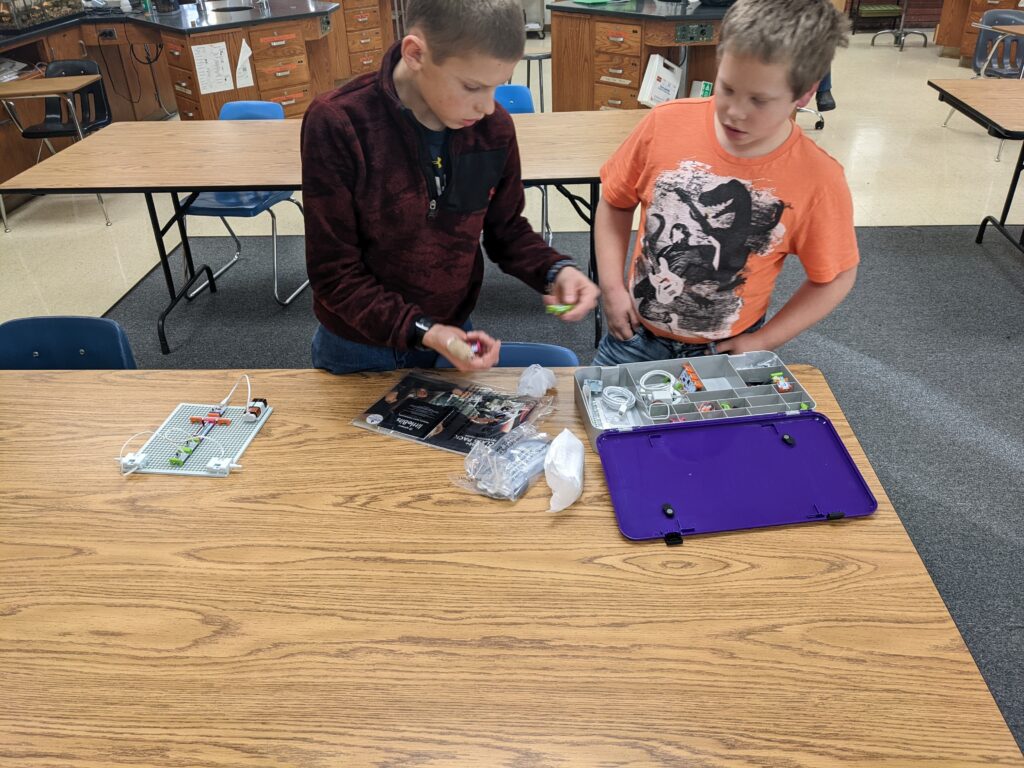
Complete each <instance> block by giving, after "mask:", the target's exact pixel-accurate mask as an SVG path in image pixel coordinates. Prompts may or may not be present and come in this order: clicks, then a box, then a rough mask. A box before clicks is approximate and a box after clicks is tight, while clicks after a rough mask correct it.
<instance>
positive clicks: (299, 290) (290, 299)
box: [267, 198, 309, 307]
mask: <svg viewBox="0 0 1024 768" xmlns="http://www.w3.org/2000/svg"><path fill="white" fill-rule="evenodd" d="M288 202H290V203H293V204H294V205H295V207H296V208H298V209H299V211H300V212H301V213H302V214H303V215H305V211H303V210H302V204H301V203H300V202H299V201H298V200H294V199H292V198H288ZM267 213H269V214H270V232H271V237H272V242H273V251H274V300H275V301H277V303H278V304H280V305H281V306H282V307H287V306H288V305H289V304H291V303H292V302H293V301H294V300H295V297H296V296H298V295H299V294H300V293H302V291H303V290H304V289H305V288H306V286H308V285H309V278H306V281H305V282H304V283H302V285H300V286H299V287H298V288H296V289H295V290H294V291H292V294H291V296H289V297H288V298H287V299H282V298H281V295H280V293H279V290H278V286H277V216H275V215H274V212H273V211H272V210H271V209H269V208H268V209H267Z"/></svg>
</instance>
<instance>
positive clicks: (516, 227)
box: [484, 133, 567, 292]
mask: <svg viewBox="0 0 1024 768" xmlns="http://www.w3.org/2000/svg"><path fill="white" fill-rule="evenodd" d="M525 204H526V198H525V195H524V194H523V177H522V169H521V168H520V164H519V144H518V142H517V141H516V138H515V134H514V133H513V135H512V141H511V143H510V144H509V151H508V156H507V157H506V158H505V170H504V172H503V173H502V176H501V181H499V182H498V186H497V187H496V188H495V190H494V196H493V197H492V198H491V201H490V204H489V205H488V206H487V213H486V215H485V216H484V250H485V251H486V252H487V256H488V257H489V258H490V259H491V261H493V262H494V263H495V264H497V265H498V266H499V267H500V268H501V271H502V272H505V273H507V274H510V275H512V276H513V277H517V278H519V279H520V280H522V281H523V282H524V283H526V284H527V285H529V286H530V287H532V288H534V289H535V290H537V291H540V292H543V291H544V289H545V288H546V287H547V286H546V285H545V281H546V279H547V274H548V270H549V269H550V268H551V267H552V265H554V264H555V262H557V261H560V260H562V259H565V258H567V257H566V256H564V255H562V254H560V253H559V252H558V251H556V250H555V249H553V248H551V247H550V246H548V244H547V243H545V242H544V238H542V237H541V236H540V235H539V234H537V233H536V232H535V231H534V230H533V227H531V226H530V222H529V221H527V220H526V217H525V216H523V208H524V206H525Z"/></svg>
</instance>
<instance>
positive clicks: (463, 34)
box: [405, 0, 526, 64]
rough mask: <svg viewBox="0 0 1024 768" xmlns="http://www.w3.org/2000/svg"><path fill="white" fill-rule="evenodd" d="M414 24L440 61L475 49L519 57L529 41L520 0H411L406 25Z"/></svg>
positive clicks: (505, 58)
mask: <svg viewBox="0 0 1024 768" xmlns="http://www.w3.org/2000/svg"><path fill="white" fill-rule="evenodd" d="M414 27H418V28H419V29H420V30H421V31H422V32H423V35H424V37H426V40H427V44H428V45H429V46H430V54H431V57H432V58H433V60H434V61H435V62H437V63H438V64H440V63H442V62H444V60H445V59H447V58H450V57H452V56H462V55H464V54H467V53H474V52H475V53H482V54H484V55H486V56H492V57H494V58H496V59H500V60H501V61H518V60H519V59H521V58H522V57H523V49H524V47H525V45H526V25H525V24H524V23H523V9H522V6H520V5H519V2H518V0H409V5H408V6H407V7H406V10H405V28H406V29H410V30H411V29H413V28H414Z"/></svg>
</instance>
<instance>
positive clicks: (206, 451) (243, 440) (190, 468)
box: [135, 403, 274, 477]
mask: <svg viewBox="0 0 1024 768" xmlns="http://www.w3.org/2000/svg"><path fill="white" fill-rule="evenodd" d="M213 408H214V406H212V405H199V404H198V403H181V404H180V405H179V406H178V407H177V408H175V409H174V411H173V413H171V415H170V416H168V417H167V419H166V421H164V423H163V424H161V425H160V427H159V429H157V430H156V432H155V433H154V434H153V435H152V436H151V437H150V438H149V440H147V441H146V444H145V445H144V446H142V448H140V449H139V450H138V451H136V453H137V454H138V453H144V454H146V463H145V464H144V465H143V466H142V467H140V468H139V469H137V470H135V472H136V473H139V474H149V475H192V476H194V477H226V476H227V473H216V472H210V471H209V470H208V469H207V468H206V464H207V462H209V461H210V459H213V458H219V459H223V458H229V459H231V463H232V464H237V463H239V462H238V460H239V459H240V458H241V456H242V453H243V452H244V451H245V449H246V448H248V447H249V443H251V442H252V439H253V438H254V437H256V433H257V432H259V431H260V429H261V428H262V427H263V425H264V424H265V423H266V421H267V419H269V418H270V414H271V413H273V412H274V409H273V408H270V407H269V406H268V407H267V408H264V409H263V413H261V414H260V417H259V418H258V419H257V420H256V421H245V420H244V418H243V416H244V415H245V408H244V407H243V406H240V405H233V406H228V407H227V408H226V409H225V411H224V417H225V418H227V419H231V423H230V424H227V425H224V426H219V427H214V428H213V431H212V432H210V434H209V436H207V438H206V439H204V440H203V441H202V442H201V443H200V444H199V446H198V447H197V448H196V449H195V450H194V451H193V452H192V454H191V455H190V456H189V457H188V460H187V461H186V462H185V464H184V466H181V467H176V466H174V465H173V464H171V463H170V458H171V457H172V456H174V454H175V453H176V451H177V448H178V446H181V445H183V444H184V443H185V441H186V440H188V438H189V437H190V436H191V435H192V434H194V433H195V431H196V430H197V429H198V428H199V426H200V425H198V424H193V423H192V422H190V421H189V417H191V416H206V414H208V413H210V411H211V410H213Z"/></svg>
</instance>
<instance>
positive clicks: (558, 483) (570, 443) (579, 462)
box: [544, 429, 583, 512]
mask: <svg viewBox="0 0 1024 768" xmlns="http://www.w3.org/2000/svg"><path fill="white" fill-rule="evenodd" d="M544 478H545V479H546V480H547V481H548V487H549V488H550V489H551V507H550V508H549V510H548V511H549V512H561V511H562V510H563V509H565V508H566V507H568V506H570V505H572V504H574V503H575V502H576V499H578V498H579V497H580V494H581V493H583V443H581V442H580V439H579V438H578V437H576V435H574V434H573V433H572V432H570V431H569V430H568V429H563V430H562V434H560V435H559V436H558V437H556V438H555V439H554V440H553V441H552V442H551V447H550V448H548V453H547V456H546V457H545V458H544Z"/></svg>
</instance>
